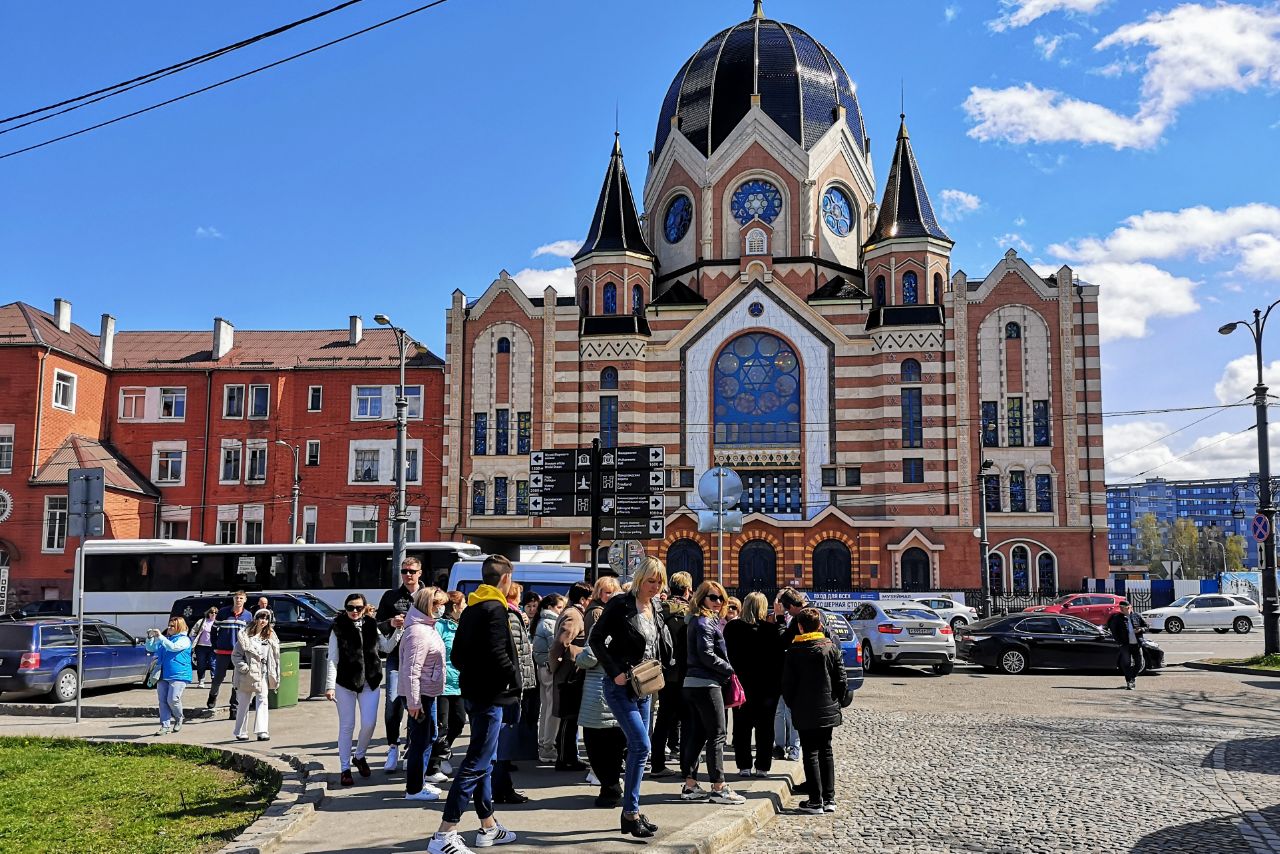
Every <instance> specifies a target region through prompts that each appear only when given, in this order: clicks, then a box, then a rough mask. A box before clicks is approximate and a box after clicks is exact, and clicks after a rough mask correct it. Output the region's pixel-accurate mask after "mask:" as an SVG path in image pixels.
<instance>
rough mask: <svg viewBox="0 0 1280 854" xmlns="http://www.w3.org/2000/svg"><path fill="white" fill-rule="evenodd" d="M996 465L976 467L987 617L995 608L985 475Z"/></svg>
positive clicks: (989, 463) (983, 462)
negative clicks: (992, 593)
mask: <svg viewBox="0 0 1280 854" xmlns="http://www.w3.org/2000/svg"><path fill="white" fill-rule="evenodd" d="M995 467H996V464H995V463H993V462H991V460H983V461H982V465H981V466H979V467H978V513H979V514H980V515H979V516H978V519H979V529H978V531H979V535H980V536H981V537H982V541H981V543H980V545H981V549H982V590H983V592H984V593H985V594H986V597H987V616H988V617H990V616H991V615H992V614H994V613H995V608H994V607H993V603H992V601H991V567H990V566H989V565H988V564H989V563H990V561H991V557H990V551H991V543H990V542H989V541H988V540H987V478H988V477H990V476H991V475H989V474H986V473H985V472H986V471H987V469H992V468H995Z"/></svg>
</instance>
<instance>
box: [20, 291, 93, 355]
mask: <svg viewBox="0 0 1280 854" xmlns="http://www.w3.org/2000/svg"><path fill="white" fill-rule="evenodd" d="M15 344H17V345H26V346H30V345H36V346H38V347H44V346H50V347H53V349H55V350H59V351H61V352H63V353H66V354H67V355H69V356H73V357H75V358H77V359H84V360H85V361H88V362H92V363H93V364H95V365H101V364H102V363H101V362H99V361H98V337H97V336H96V335H90V334H89V333H88V332H86V331H85V330H84V329H82V328H81V327H79V326H76V325H75V324H74V323H73V324H71V331H70V332H63V331H62V330H61V329H59V328H58V322H57V321H56V320H54V318H53V315H51V314H47V313H46V312H43V311H41V310H40V309H38V308H35V307H34V306H30V305H27V304H26V303H24V302H11V303H9V304H8V305H0V346H5V345H15Z"/></svg>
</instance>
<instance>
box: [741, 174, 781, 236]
mask: <svg viewBox="0 0 1280 854" xmlns="http://www.w3.org/2000/svg"><path fill="white" fill-rule="evenodd" d="M732 211H733V218H734V219H736V220H737V221H738V222H739V223H740V224H742V225H746V224H747V223H749V222H751V221H752V220H753V219H758V220H760V221H761V222H764V223H771V222H773V221H774V220H775V219H777V218H778V214H780V213H781V212H782V194H781V193H779V192H778V188H777V187H775V186H773V185H772V184H770V183H769V182H768V181H761V180H759V179H755V180H752V181H747V182H746V183H745V184H743V185H742V186H741V187H739V188H738V189H737V191H736V192H735V193H734V194H733V206H732Z"/></svg>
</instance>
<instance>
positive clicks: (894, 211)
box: [866, 115, 955, 246]
mask: <svg viewBox="0 0 1280 854" xmlns="http://www.w3.org/2000/svg"><path fill="white" fill-rule="evenodd" d="M900 118H901V120H902V124H901V125H900V126H899V127H898V147H897V149H896V150H895V151H894V152H893V166H892V167H891V168H890V169H889V183H888V184H887V185H886V186H885V188H884V203H883V204H881V205H880V216H879V218H878V219H877V220H876V227H875V229H874V230H873V231H872V232H871V237H870V238H869V239H868V240H867V244H866V245H868V246H871V245H872V244H875V243H882V242H884V241H886V240H893V239H895V238H903V237H933V238H936V239H938V240H945V241H946V242H947V243H954V242H955V241H953V240H952V239H951V238H950V237H948V236H947V233H946V232H945V231H943V230H942V226H940V225H938V219H937V217H936V216H934V214H933V204H932V203H931V202H930V201H929V193H928V191H927V190H925V188H924V178H922V177H921V176H920V166H919V165H918V164H917V163H916V155H915V152H914V151H912V149H911V137H910V135H909V134H908V133H907V117H906V116H905V115H903V116H901V117H900Z"/></svg>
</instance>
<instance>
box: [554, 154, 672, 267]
mask: <svg viewBox="0 0 1280 854" xmlns="http://www.w3.org/2000/svg"><path fill="white" fill-rule="evenodd" d="M596 252H631V253H633V254H636V255H644V256H646V257H648V258H652V257H653V250H652V249H650V248H649V244H648V243H647V242H646V241H645V239H644V229H642V228H641V227H640V215H639V214H638V213H636V199H635V196H634V195H632V193H631V181H630V180H628V179H627V167H626V165H625V164H624V163H623V162H622V144H621V143H620V141H619V139H618V137H617V135H616V134H615V135H614V140H613V152H612V153H611V154H610V155H609V168H608V170H607V171H606V172H605V175H604V185H603V186H601V188H600V201H598V202H597V203H596V213H595V216H593V217H592V218H591V228H590V229H589V230H588V231H587V239H586V242H585V243H583V244H582V249H580V250H578V254H577V255H574V256H573V260H575V261H577V260H579V259H581V258H585V257H587V256H588V255H591V254H593V253H596Z"/></svg>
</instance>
